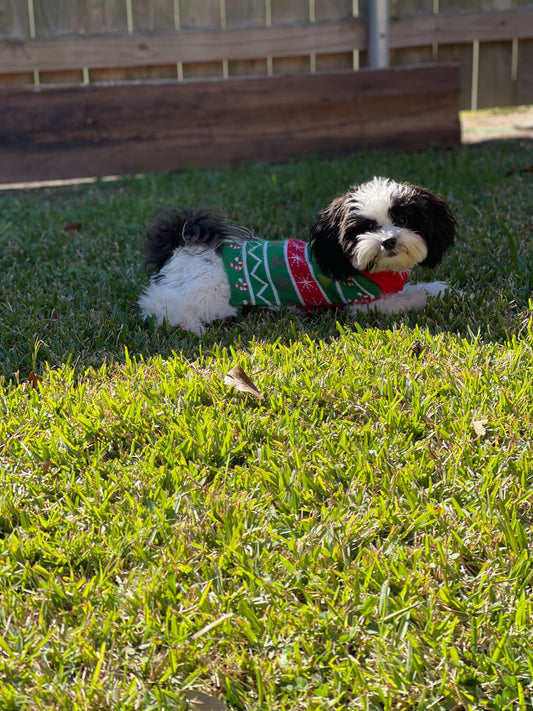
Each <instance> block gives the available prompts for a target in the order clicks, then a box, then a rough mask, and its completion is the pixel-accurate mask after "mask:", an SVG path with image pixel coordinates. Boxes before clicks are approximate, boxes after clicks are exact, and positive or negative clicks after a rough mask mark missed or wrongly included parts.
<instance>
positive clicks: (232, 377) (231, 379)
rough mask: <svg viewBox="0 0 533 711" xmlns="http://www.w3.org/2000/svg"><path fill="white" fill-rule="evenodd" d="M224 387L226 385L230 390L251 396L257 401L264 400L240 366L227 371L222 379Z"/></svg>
mask: <svg viewBox="0 0 533 711" xmlns="http://www.w3.org/2000/svg"><path fill="white" fill-rule="evenodd" d="M224 385H227V386H228V387H230V388H235V390H238V391H239V392H241V393H248V394H249V395H253V396H254V397H256V398H258V399H259V400H264V398H265V396H264V395H263V393H261V392H259V390H258V389H257V388H256V387H255V385H254V383H253V381H252V380H251V379H250V378H249V377H248V376H247V375H246V373H245V372H244V370H243V369H242V368H241V366H240V365H236V366H235V367H234V368H232V369H231V370H230V371H229V373H228V374H227V375H226V377H225V378H224Z"/></svg>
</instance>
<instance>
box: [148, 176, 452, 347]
mask: <svg viewBox="0 0 533 711" xmlns="http://www.w3.org/2000/svg"><path fill="white" fill-rule="evenodd" d="M456 229H457V225H456V221H455V218H454V216H453V215H452V212H451V210H450V206H449V205H448V203H447V202H446V200H444V198H442V197H441V196H439V195H435V194H433V193H432V192H430V191H429V190H426V189H425V188H422V187H419V186H416V185H411V184H409V183H397V182H395V181H394V180H390V179H387V178H374V179H373V180H371V181H369V182H367V183H364V184H362V185H359V186H355V187H352V188H351V189H350V190H348V192H347V193H346V194H344V195H342V196H340V197H338V198H336V199H335V200H333V202H332V203H331V204H330V205H329V206H328V207H327V208H326V209H325V210H323V211H322V212H321V213H320V214H319V215H318V218H317V220H316V222H315V224H314V226H313V227H312V228H311V233H310V240H309V241H301V240H296V239H289V240H286V241H283V242H282V241H265V240H260V239H258V238H256V237H255V236H254V235H253V233H252V232H250V230H248V229H247V228H245V227H242V226H239V225H235V224H232V223H230V222H228V221H226V220H225V219H223V218H222V217H219V216H217V215H215V214H213V213H209V212H205V211H197V212H192V211H187V210H176V209H168V210H166V211H164V212H163V213H161V215H160V216H159V218H158V220H157V222H156V224H155V225H154V226H153V227H152V228H151V229H150V230H149V232H148V235H147V252H148V255H147V264H151V265H152V266H153V267H154V273H153V275H152V277H151V280H150V284H149V285H148V287H147V288H146V290H145V292H144V293H143V295H142V296H141V297H140V299H139V305H140V308H141V312H142V315H143V316H144V317H145V318H149V317H154V318H155V321H156V323H157V324H158V325H159V324H161V323H162V322H163V321H164V320H167V322H168V324H169V325H171V326H179V327H181V328H183V329H186V330H189V331H192V332H193V333H195V334H196V335H201V334H202V333H203V332H204V330H205V327H206V326H207V325H209V324H211V323H212V322H213V321H215V320H217V319H224V318H227V317H229V316H235V315H236V314H237V313H238V309H239V307H242V306H266V307H273V306H274V307H276V306H283V305H297V306H303V307H305V308H312V307H316V306H346V307H348V308H349V309H350V310H351V311H353V312H354V313H355V312H357V311H361V310H365V309H368V308H370V307H374V308H378V309H380V310H381V311H383V312H386V313H396V312H398V311H401V310H404V309H411V308H421V307H423V306H424V305H425V303H426V299H427V295H428V294H434V295H439V294H441V293H442V292H443V291H444V290H445V289H446V286H445V285H444V284H442V283H440V282H432V283H429V284H415V285H407V286H406V281H407V278H408V276H409V272H410V270H411V269H413V267H415V266H416V265H417V264H420V265H422V266H424V267H435V266H437V265H438V264H439V263H440V261H441V260H442V257H443V255H444V253H445V252H446V250H448V249H449V248H450V247H451V246H452V245H453V242H454V238H455V233H456Z"/></svg>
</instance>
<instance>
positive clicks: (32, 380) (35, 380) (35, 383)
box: [28, 370, 41, 388]
mask: <svg viewBox="0 0 533 711" xmlns="http://www.w3.org/2000/svg"><path fill="white" fill-rule="evenodd" d="M28 383H29V384H30V387H32V388H38V387H39V385H40V383H41V378H39V376H38V375H36V374H35V373H34V372H33V370H32V371H31V372H30V374H29V375H28Z"/></svg>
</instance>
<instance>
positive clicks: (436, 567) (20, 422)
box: [0, 142, 533, 711]
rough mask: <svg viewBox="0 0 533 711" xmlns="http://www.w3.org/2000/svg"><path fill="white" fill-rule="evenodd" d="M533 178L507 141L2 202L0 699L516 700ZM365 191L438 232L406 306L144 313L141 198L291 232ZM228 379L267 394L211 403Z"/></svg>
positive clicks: (522, 660) (522, 637)
mask: <svg viewBox="0 0 533 711" xmlns="http://www.w3.org/2000/svg"><path fill="white" fill-rule="evenodd" d="M531 162H532V161H531V144H528V143H526V142H523V143H519V142H507V143H498V144H491V145H489V144H487V145H484V146H469V147H461V148H457V149H455V150H452V151H446V152H439V151H435V150H430V151H427V152H425V153H422V154H409V155H405V154H397V155H391V154H380V153H376V154H373V155H367V156H354V157H346V158H344V159H342V160H322V159H317V158H309V159H307V160H304V161H301V162H293V163H288V164H285V165H281V166H275V167H272V166H266V165H256V166H252V167H250V168H242V169H221V170H214V171H197V172H192V173H187V174H181V175H173V176H146V177H144V178H141V179H125V180H122V181H120V182H118V183H105V184H104V183H102V184H95V185H92V186H83V187H76V188H64V189H57V188H56V189H53V190H41V191H38V192H28V193H25V192H16V193H5V194H3V195H2V196H1V197H0V245H1V249H0V270H1V273H2V280H1V286H0V288H1V304H0V309H1V313H0V322H1V324H2V331H1V334H0V358H1V363H2V371H3V380H2V382H1V383H0V412H1V416H0V468H1V474H0V476H1V480H2V486H1V488H0V678H2V679H3V685H2V686H1V687H0V708H2V709H25V708H32V709H72V710H74V709H76V710H77V709H113V711H115V710H120V711H122V710H124V711H126V710H128V711H129V710H130V709H131V710H133V709H143V710H145V709H146V710H147V709H174V708H175V709H185V708H187V707H189V708H197V706H195V705H194V704H193V703H192V702H191V701H190V698H191V696H190V694H191V693H192V692H193V691H194V690H198V691H201V692H203V693H204V694H205V695H207V697H208V698H211V699H212V700H214V699H215V697H216V698H218V699H223V700H224V702H225V704H226V705H227V707H228V708H231V709H246V710H248V709H268V710H269V711H270V710H278V709H279V710H280V711H281V710H283V711H285V710H287V711H288V710H289V709H290V710H293V709H335V710H336V711H343V710H344V709H358V708H360V709H369V710H372V711H373V710H376V711H382V710H383V711H384V710H386V709H391V710H392V709H405V710H407V709H409V710H415V709H416V710H419V711H422V710H424V711H425V710H426V709H437V710H445V709H446V710H447V709H450V710H451V709H454V710H456V711H462V710H467V709H468V710H469V711H470V710H472V711H474V710H477V709H498V710H499V709H519V708H522V709H527V708H532V707H533V684H532V679H533V647H532V643H531V633H530V630H531V614H532V602H531V586H532V581H533V565H532V552H531V545H532V534H533V527H532V525H533V520H532V517H531V505H532V497H533V493H532V492H533V488H532V485H533V466H532V456H531V455H532V452H531V438H532V431H531V430H532V422H531V418H532V414H531V413H532V410H533V357H532V355H533V354H532V348H533V327H532V323H531V311H532V306H531V301H530V299H531V288H532V287H531V274H532V273H533V246H532V244H531V239H530V234H531V197H532V195H531V182H530V179H529V176H528V174H527V173H526V172H525V171H524V170H523V169H524V168H527V167H528V165H530V164H531ZM374 174H382V175H390V176H392V177H394V178H396V179H407V180H412V181H416V182H419V183H421V184H424V185H426V186H428V187H430V188H432V189H435V190H438V191H440V192H442V193H443V194H445V195H446V196H447V197H448V198H449V199H450V201H451V202H452V204H453V206H454V210H455V212H456V214H457V217H458V220H459V223H460V236H459V240H458V244H457V246H456V248H455V249H454V250H453V252H451V253H450V255H449V256H447V258H446V260H445V262H444V264H443V265H442V266H441V267H440V268H439V270H438V272H437V274H436V276H437V277H438V278H440V279H444V280H446V281H448V282H449V283H450V284H451V285H453V286H454V287H456V289H455V290H454V291H452V292H451V293H450V294H449V295H447V296H446V298H445V299H444V300H442V301H440V302H434V303H432V304H431V305H430V306H429V307H428V308H427V309H426V311H425V312H424V313H421V314H410V315H405V316H402V317H380V316H375V315H374V316H373V315H369V316H366V317H364V318H362V319H361V321H360V322H359V323H356V324H354V323H353V322H352V320H351V319H350V318H349V317H348V316H347V315H346V314H344V313H341V312H339V313H336V314H331V313H321V314H314V315H311V316H305V317H304V316H298V315H296V314H294V313H291V312H283V313H281V314H280V315H273V314H268V313H253V314H250V315H248V316H246V317H245V318H243V319H241V320H239V321H236V322H233V323H225V324H220V325H217V326H215V327H213V328H212V329H210V330H209V332H208V334H207V335H206V336H205V337H204V339H203V340H199V339H197V338H195V337H193V336H190V335H187V334H185V333H183V332H180V331H175V330H172V329H164V328H163V329H159V330H157V329H154V328H153V327H151V325H150V324H143V323H141V322H140V320H139V316H138V313H137V310H136V307H135V299H136V296H137V294H138V293H139V290H140V289H141V288H142V285H143V284H144V283H146V279H147V277H146V274H145V273H144V270H143V267H142V251H141V246H142V239H141V232H142V225H143V224H144V223H145V222H146V221H147V220H148V219H149V218H150V216H151V215H152V214H153V213H154V211H156V210H157V209H158V208H159V207H161V206H163V205H167V204H174V203H179V204H185V205H192V206H194V205H197V204H203V205H208V206H210V207H214V208H218V209H224V210H225V211H226V212H227V213H228V214H229V216H230V217H231V218H232V219H234V220H236V221H241V222H244V223H245V224H247V225H249V226H252V227H254V228H255V229H256V230H257V231H258V232H259V233H260V234H262V235H265V236H269V237H282V236H287V235H300V234H304V233H305V229H306V226H307V225H308V224H309V222H310V221H311V220H312V217H313V215H314V213H315V212H316V211H317V210H318V209H319V208H320V207H322V206H323V205H324V204H326V203H327V202H328V201H329V200H330V199H331V198H332V197H333V196H334V195H335V194H337V193H338V192H340V191H341V190H344V189H345V188H346V187H347V186H348V185H349V184H351V183H353V182H359V181H361V180H364V179H366V178H368V177H370V176H372V175H374ZM73 226H75V227H73ZM65 228H69V229H65ZM429 276H430V275H429V274H425V273H424V272H420V273H419V274H417V275H416V277H417V278H428V277H429ZM236 363H239V364H240V365H241V366H242V367H243V368H244V369H245V370H246V372H247V373H248V374H249V375H251V376H252V378H253V379H254V382H255V383H256V385H257V386H258V388H259V389H260V390H261V391H262V392H263V393H264V394H265V400H263V401H258V400H256V399H254V398H252V397H250V396H246V395H242V394H238V393H235V392H234V391H232V390H229V389H228V388H227V387H225V386H224V384H223V382H222V381H223V377H224V375H225V373H227V372H228V370H230V368H232V367H233V365H235V364H236ZM31 371H33V373H35V376H36V377H38V378H39V380H40V382H39V383H37V380H36V377H34V376H33V375H32V376H31V377H30V373H31ZM188 699H189V700H188ZM213 704H214V701H213Z"/></svg>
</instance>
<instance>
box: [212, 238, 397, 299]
mask: <svg viewBox="0 0 533 711" xmlns="http://www.w3.org/2000/svg"><path fill="white" fill-rule="evenodd" d="M222 260H223V262H224V268H225V270H226V274H227V277H228V282H229V285H230V289H231V296H230V304H231V305H232V306H248V305H253V306H281V305H298V306H303V307H306V308H311V307H316V306H341V305H345V304H352V303H355V302H357V303H367V302H370V301H374V300H375V299H378V298H379V297H380V296H383V295H384V294H389V293H391V292H395V291H401V290H402V289H403V287H404V286H405V282H406V281H407V279H408V277H409V273H408V272H407V271H405V272H377V273H375V274H369V273H368V272H357V274H355V275H354V276H353V277H350V278H349V279H347V280H346V281H336V280H335V279H332V278H331V277H328V276H326V275H325V274H323V273H322V272H321V271H320V269H319V268H318V265H317V263H316V261H315V260H314V257H313V252H312V249H311V247H310V243H309V242H303V241H302V240H297V239H289V240H286V241H284V242H279V241H264V242H263V241H257V242H226V243H225V244H224V245H223V248H222Z"/></svg>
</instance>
